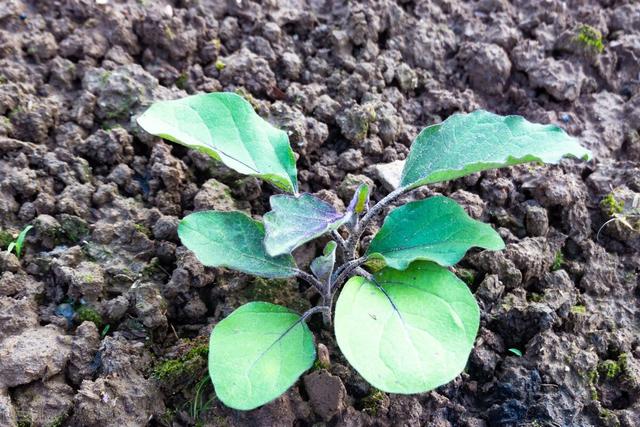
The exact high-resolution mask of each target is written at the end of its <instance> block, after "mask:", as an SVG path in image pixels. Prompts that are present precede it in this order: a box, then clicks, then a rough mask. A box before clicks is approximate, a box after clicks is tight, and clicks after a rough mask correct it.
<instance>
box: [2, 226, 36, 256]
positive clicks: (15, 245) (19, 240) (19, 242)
mask: <svg viewBox="0 0 640 427" xmlns="http://www.w3.org/2000/svg"><path fill="white" fill-rule="evenodd" d="M32 228H33V225H27V226H26V227H25V228H23V229H22V231H21V232H20V234H18V237H16V239H15V240H14V241H13V242H11V243H9V246H7V253H11V251H13V250H14V249H15V252H16V257H18V259H20V255H21V254H22V247H23V245H24V239H25V238H26V237H27V233H28V232H29V230H31V229H32Z"/></svg>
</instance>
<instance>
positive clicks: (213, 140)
mask: <svg viewBox="0 0 640 427" xmlns="http://www.w3.org/2000/svg"><path fill="white" fill-rule="evenodd" d="M138 124H139V125H140V126H141V127H142V128H143V129H144V130H145V131H147V132H149V133H150V134H152V135H156V136H159V137H162V138H165V139H168V140H170V141H173V142H177V143H178V144H182V145H186V146H187V147H189V148H193V149H196V150H199V151H202V152H204V153H206V154H208V155H210V156H211V157H213V158H215V159H219V160H221V161H222V162H223V163H224V164H225V165H227V166H229V167H230V168H232V169H234V170H236V171H238V172H240V173H243V174H245V175H253V176H257V177H259V178H262V179H264V180H265V181H268V182H270V183H272V184H273V185H275V186H277V187H279V188H281V189H283V190H285V191H289V192H293V193H296V192H297V190H298V184H297V178H296V176H297V172H296V160H295V157H294V155H293V151H292V150H291V145H290V144H289V138H288V136H287V134H286V133H285V132H284V131H282V130H280V129H277V128H275V127H273V126H271V125H270V124H269V123H268V122H266V121H265V120H264V119H262V118H261V117H260V116H259V115H258V114H256V112H255V111H254V110H253V108H252V107H251V104H249V103H248V102H247V101H245V100H244V99H243V98H242V97H241V96H238V95H236V94H235V93H230V92H217V93H208V94H201V95H193V96H188V97H186V98H182V99H176V100H173V101H159V102H156V103H154V104H153V105H151V107H149V109H148V110H147V111H145V112H144V114H142V115H141V116H140V117H139V118H138Z"/></svg>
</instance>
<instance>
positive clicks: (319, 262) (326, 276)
mask: <svg viewBox="0 0 640 427" xmlns="http://www.w3.org/2000/svg"><path fill="white" fill-rule="evenodd" d="M337 246H338V244H337V243H336V242H334V241H333V240H332V241H330V242H329V243H327V245H326V246H325V247H324V250H323V251H322V255H321V256H319V257H318V258H316V259H314V260H313V261H311V266H310V268H311V271H312V272H313V274H314V275H315V276H316V277H317V278H318V280H320V281H321V282H322V283H325V284H328V283H329V280H331V275H332V274H333V267H334V266H335V264H336V247H337Z"/></svg>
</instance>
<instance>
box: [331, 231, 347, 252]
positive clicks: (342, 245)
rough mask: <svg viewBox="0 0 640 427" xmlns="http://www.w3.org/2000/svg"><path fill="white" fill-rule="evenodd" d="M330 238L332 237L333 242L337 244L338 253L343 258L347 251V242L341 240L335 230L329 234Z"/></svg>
mask: <svg viewBox="0 0 640 427" xmlns="http://www.w3.org/2000/svg"><path fill="white" fill-rule="evenodd" d="M331 236H332V237H333V240H335V242H336V243H337V244H338V248H340V251H341V253H342V255H343V256H344V255H345V253H346V250H347V242H346V241H345V240H344V239H343V238H342V236H341V235H340V233H338V231H337V230H333V231H332V232H331Z"/></svg>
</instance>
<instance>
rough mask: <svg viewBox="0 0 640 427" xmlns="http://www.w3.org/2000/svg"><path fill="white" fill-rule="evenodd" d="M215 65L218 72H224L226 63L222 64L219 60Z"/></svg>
mask: <svg viewBox="0 0 640 427" xmlns="http://www.w3.org/2000/svg"><path fill="white" fill-rule="evenodd" d="M215 65H216V70H218V71H222V70H224V67H226V65H225V63H224V62H222V61H221V60H219V59H218V60H216V64H215Z"/></svg>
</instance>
